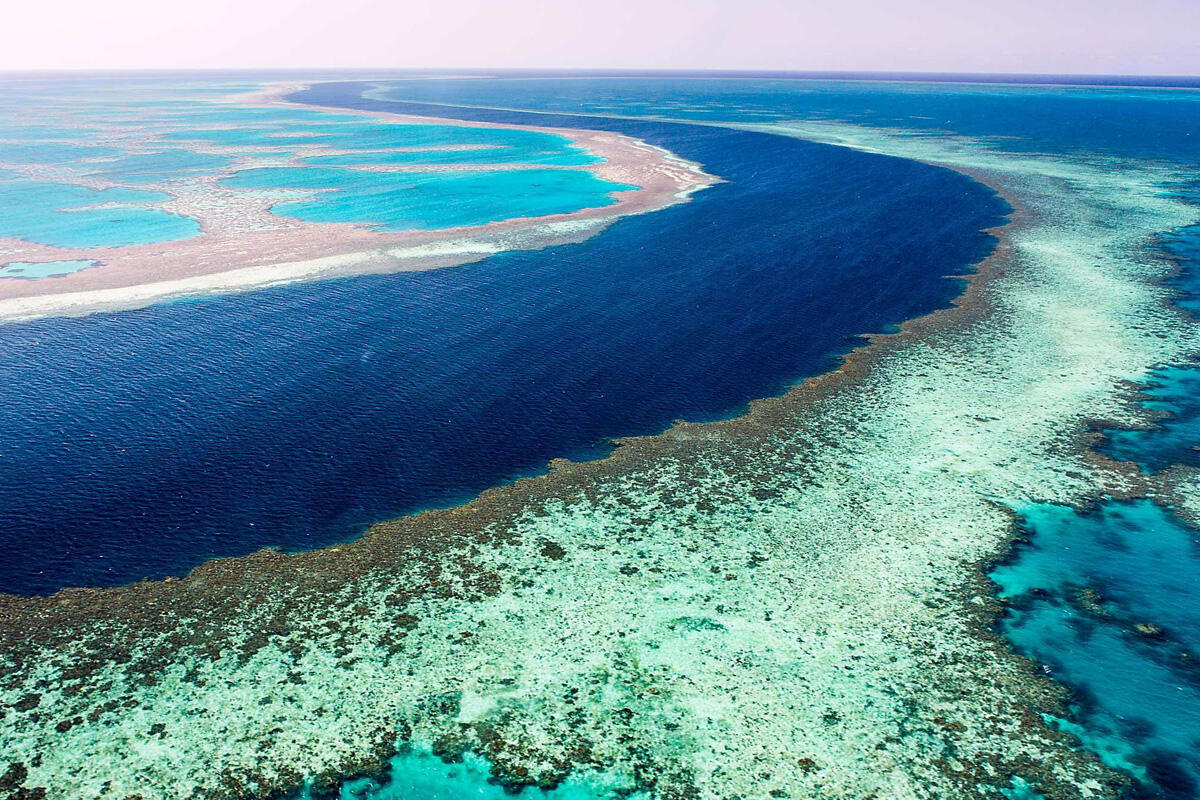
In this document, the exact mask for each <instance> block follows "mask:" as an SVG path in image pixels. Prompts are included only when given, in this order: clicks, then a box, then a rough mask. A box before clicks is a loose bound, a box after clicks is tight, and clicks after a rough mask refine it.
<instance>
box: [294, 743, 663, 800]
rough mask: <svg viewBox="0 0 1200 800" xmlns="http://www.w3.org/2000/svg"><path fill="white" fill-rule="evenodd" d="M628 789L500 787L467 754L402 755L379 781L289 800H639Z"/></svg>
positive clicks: (606, 783) (573, 783)
mask: <svg viewBox="0 0 1200 800" xmlns="http://www.w3.org/2000/svg"><path fill="white" fill-rule="evenodd" d="M630 788H631V787H630V783H629V782H628V781H627V780H622V779H621V778H618V777H616V776H606V775H598V774H591V775H572V776H571V777H569V778H568V779H567V780H565V781H563V782H562V783H561V784H559V785H558V786H556V787H554V788H553V789H548V790H547V789H540V788H538V787H536V786H528V787H525V788H523V789H522V788H513V787H504V786H501V785H500V784H499V783H497V782H496V781H495V780H494V779H492V777H491V774H490V771H489V765H488V762H487V761H486V760H485V759H483V758H480V757H479V756H476V755H473V754H471V753H468V754H466V756H465V757H464V758H463V760H462V761H461V762H458V763H446V762H444V761H442V760H441V759H440V758H438V757H436V756H434V755H432V754H430V753H427V752H405V753H402V754H400V755H397V756H395V757H393V758H392V759H391V761H390V762H389V763H388V769H387V771H386V773H385V774H384V775H380V776H376V777H373V778H366V777H364V778H359V779H357V780H352V781H347V782H345V783H343V784H341V785H340V786H339V787H338V790H337V793H336V794H333V795H329V794H324V793H320V792H316V791H314V790H313V788H312V787H311V786H310V787H306V788H305V789H304V790H303V791H301V792H300V793H299V794H298V795H296V796H295V797H294V798H293V800H318V798H320V800H326V798H330V797H335V798H337V800H463V798H467V797H471V798H477V800H618V798H620V799H621V800H641V798H643V797H644V795H643V794H642V793H633V794H631V793H630Z"/></svg>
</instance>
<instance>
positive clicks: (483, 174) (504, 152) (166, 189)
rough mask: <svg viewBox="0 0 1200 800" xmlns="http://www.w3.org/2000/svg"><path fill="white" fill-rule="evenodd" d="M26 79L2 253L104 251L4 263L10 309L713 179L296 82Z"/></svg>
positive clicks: (152, 287) (412, 253)
mask: <svg viewBox="0 0 1200 800" xmlns="http://www.w3.org/2000/svg"><path fill="white" fill-rule="evenodd" d="M16 86H17V90H16V91H15V95H16V96H15V98H14V99H13V100H10V101H8V103H6V104H0V164H2V165H3V167H4V169H3V170H0V211H2V212H3V213H0V267H3V266H4V265H5V264H8V263H17V264H24V263H33V264H38V263H54V262H74V261H91V260H95V261H98V262H100V264H101V265H102V266H101V268H98V269H92V270H87V271H73V272H58V273H55V274H54V277H55V280H52V281H45V280H37V279H26V280H0V320H9V321H12V320H25V319H31V318H36V317H42V316H69V315H81V314H88V313H93V312H96V311H112V310H119V309H130V308H139V307H143V306H147V305H150V304H153V303H157V302H162V301H165V300H171V299H175V298H180V297H197V296H204V295H212V294H224V293H231V292H237V291H245V290H249V289H256V288H262V287H266V286H273V285H278V284H281V283H289V282H294V281H300V280H317V279H327V278H334V277H344V276H347V275H362V274H373V273H388V272H398V271H406V270H426V269H435V268H439V267H446V266H454V265H459V264H464V263H469V262H472V261H478V260H480V259H483V258H485V257H487V256H489V255H492V254H495V253H498V252H503V251H506V250H522V249H540V248H543V247H547V246H550V245H554V244H562V243H567V242H578V241H581V240H583V239H586V238H588V237H590V236H593V235H595V234H596V233H597V232H599V231H601V230H603V229H604V228H605V227H606V226H608V225H609V224H611V223H612V222H613V221H614V220H616V219H618V218H620V217H622V216H627V215H630V214H638V213H644V212H648V211H654V210H659V209H662V208H665V207H667V206H670V205H673V204H675V203H679V202H684V201H685V200H686V199H687V197H688V195H689V194H691V193H693V192H695V191H698V190H700V189H703V188H705V187H706V186H709V185H712V183H714V182H715V180H716V179H715V178H713V177H712V176H710V175H707V174H705V173H704V172H703V171H702V170H700V169H699V167H698V166H697V165H695V164H690V163H686V162H684V161H683V160H681V159H678V158H675V157H673V156H672V155H671V154H670V153H666V152H664V151H662V150H661V149H659V148H654V147H650V146H648V145H646V144H645V143H644V142H638V141H636V140H634V139H632V138H630V137H626V136H621V135H619V134H614V133H608V132H603V131H569V132H564V131H557V130H551V129H548V128H539V127H536V126H500V125H488V124H475V123H470V122H461V121H458V120H438V119H431V118H422V117H413V116H407V117H400V116H397V115H390V114H386V113H378V112H349V113H337V114H333V113H329V111H328V110H326V109H313V108H307V107H303V106H301V105H298V104H291V103H287V102H285V101H283V100H282V99H281V96H282V95H283V94H286V93H287V92H290V91H293V90H295V89H296V88H297V87H296V86H294V85H291V84H284V85H278V86H275V85H272V86H268V87H266V88H264V89H262V90H259V91H255V92H251V93H243V94H239V95H225V96H219V95H218V96H206V95H204V94H203V93H201V95H200V96H199V97H192V96H190V95H188V93H187V92H186V91H179V90H176V94H172V93H170V92H169V91H168V90H167V89H165V88H161V89H159V91H160V92H165V93H166V94H165V96H166V98H167V99H166V100H164V99H163V98H162V97H160V96H158V95H156V94H153V93H151V94H150V95H149V99H148V98H146V97H141V96H140V95H138V94H137V93H136V92H134V93H132V95H131V97H130V98H128V99H124V100H122V99H121V96H120V95H118V96H117V97H116V98H109V99H107V100H96V99H95V98H94V97H93V96H92V95H89V94H87V93H86V92H84V94H83V96H82V98H81V99H80V101H79V103H78V104H77V105H78V106H79V107H78V108H76V107H72V106H71V105H70V104H65V107H62V106H61V105H60V104H55V103H52V102H50V101H48V100H46V99H45V98H42V97H38V96H37V95H36V94H34V95H32V96H30V97H24V96H23V95H22V93H21V91H22V90H21V87H20V84H19V82H18V84H16ZM68 88H72V85H68ZM73 88H75V89H76V90H78V87H73ZM85 88H86V85H85ZM64 91H65V90H64ZM192 91H193V92H194V91H195V90H194V89H193V90H192ZM213 91H214V90H213V89H211V88H210V89H209V93H210V94H212V92H213ZM22 99H23V100H24V101H25V103H26V105H24V106H22V105H21V102H20V101H21V100H22ZM30 116H32V117H34V118H35V119H38V120H40V121H41V122H43V123H45V125H42V126H40V127H33V128H31V127H29V125H28V124H27V122H26V121H25V120H26V119H27V118H28V117H30ZM50 123H53V124H55V125H60V126H62V128H61V129H58V128H48V127H46V125H49V124H50ZM32 275H34V272H31V271H29V270H25V271H24V272H23V273H21V275H20V276H19V277H25V278H31V276H32ZM4 277H9V276H8V275H6V274H4V273H0V278H4Z"/></svg>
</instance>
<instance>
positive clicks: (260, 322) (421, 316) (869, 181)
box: [0, 84, 1007, 593]
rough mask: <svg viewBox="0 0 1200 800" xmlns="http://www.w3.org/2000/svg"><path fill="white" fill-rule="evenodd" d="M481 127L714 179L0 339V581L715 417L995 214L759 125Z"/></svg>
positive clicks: (845, 332)
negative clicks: (632, 152)
mask: <svg viewBox="0 0 1200 800" xmlns="http://www.w3.org/2000/svg"><path fill="white" fill-rule="evenodd" d="M360 88H361V87H360V86H354V85H347V84H327V85H323V86H322V87H320V88H319V89H314V90H312V92H310V95H312V93H313V92H316V93H317V96H310V97H308V98H307V99H308V100H310V101H320V102H326V103H330V104H337V103H343V104H346V105H360V106H361V105H369V104H370V103H371V102H373V101H366V100H359V98H358V91H359V89H360ZM443 111H444V110H443ZM479 113H480V114H484V113H488V114H490V115H491V116H490V118H493V119H500V120H502V121H511V122H523V121H534V122H536V123H537V124H543V125H544V124H557V125H563V126H568V125H579V124H583V123H586V125H587V126H589V127H605V128H610V129H614V130H620V131H622V132H626V133H630V134H632V135H634V136H638V137H640V138H643V139H646V140H647V141H650V142H652V143H654V144H657V145H661V146H663V147H666V148H668V149H670V150H672V151H674V152H676V153H678V154H680V155H682V156H683V157H685V158H689V159H693V160H695V161H698V162H701V163H703V164H704V165H705V166H706V168H707V169H708V170H709V171H711V172H713V173H715V174H717V175H719V176H721V177H722V178H724V179H725V180H726V183H722V184H720V185H718V186H716V187H714V188H713V189H710V190H708V191H705V192H702V193H700V194H699V195H697V196H696V197H695V198H694V199H693V201H692V202H690V203H687V204H684V205H680V206H676V207H673V208H670V209H667V210H665V211H661V212H658V213H654V214H648V215H642V216H638V217H632V218H628V219H625V220H623V221H621V222H618V223H617V224H615V225H614V226H613V227H612V228H610V229H609V230H607V231H605V232H604V233H602V234H601V235H599V236H597V237H595V238H593V239H591V240H589V241H587V242H584V243H582V244H577V245H569V246H564V247H556V248H551V249H548V250H544V251H541V252H528V253H508V254H503V255H499V256H495V257H492V258H489V259H487V260H486V261H483V262H480V263H477V264H473V265H468V266H464V267H460V268H454V269H445V270H438V271H431V272H424V273H407V274H397V275H388V276H370V277H359V278H353V279H346V280H339V281H333V282H321V283H310V284H299V285H292V286H287V287H282V288H278V289H272V290H267V291H260V292H255V293H250V294H244V295H238V296H232V297H222V298H214V299H206V300H203V301H191V302H181V303H174V304H168V305H161V306H156V307H153V308H149V309H145V310H140V311H131V312H123V313H116V314H103V315H94V316H90V317H85V318H79V319H48V320H42V321H37V322H33V323H27V324H21V325H9V326H4V327H0V475H2V477H3V480H0V546H2V547H3V549H4V553H5V558H3V559H0V590H4V591H9V592H19V593H44V592H50V591H53V590H55V589H58V588H60V587H63V586H70V585H112V584H120V583H125V582H129V581H132V580H136V579H139V578H142V577H161V576H165V575H180V574H183V573H185V572H186V571H187V570H189V569H190V568H192V567H193V566H195V565H196V564H198V563H201V562H202V561H204V560H207V559H210V558H213V557H215V556H227V555H236V554H244V553H247V552H251V551H253V550H255V549H258V548H261V547H264V546H277V547H282V548H285V549H302V548H312V547H317V546H321V545H326V544H330V543H333V542H336V541H339V540H345V539H348V538H352V537H354V536H356V535H358V534H359V533H360V532H361V531H362V529H363V528H364V526H366V525H367V524H369V523H371V522H374V521H377V520H381V519H386V518H390V517H393V516H396V515H399V514H402V513H405V512H409V511H413V510H417V509H420V508H425V507H434V506H445V505H451V504H456V503H459V502H461V501H463V500H465V499H467V498H468V497H470V496H472V495H474V494H476V493H478V492H479V491H481V490H482V489H484V488H486V487H488V486H491V485H495V484H497V483H500V482H503V481H506V480H510V479H513V478H514V477H517V476H520V475H522V474H528V473H531V472H536V471H538V470H540V469H542V468H543V467H544V465H545V463H546V461H547V460H548V459H550V458H552V457H556V456H567V457H574V458H581V457H589V456H596V455H599V454H601V453H603V452H604V450H605V444H604V442H605V439H606V437H612V436H621V435H630V434H642V433H651V432H656V431H659V430H662V429H663V428H665V427H667V426H668V425H669V424H670V423H671V422H672V421H673V420H675V419H677V418H686V419H692V420H697V419H707V418H714V417H720V416H723V415H728V414H731V413H736V412H737V411H738V410H739V409H740V408H741V407H742V406H743V404H744V403H745V402H746V401H747V400H748V399H751V398H755V397H760V396H764V395H769V394H772V393H777V392H779V391H781V390H783V389H784V388H785V387H786V386H788V385H789V384H791V383H793V382H795V381H796V380H798V379H801V378H803V377H804V376H807V375H811V374H814V373H819V372H821V371H824V370H826V369H828V368H830V367H831V366H832V365H833V364H834V363H835V360H836V358H837V357H838V356H839V354H842V353H844V352H845V351H846V350H847V349H849V348H851V347H852V346H854V344H855V342H856V339H855V337H856V336H857V335H859V334H862V333H865V332H870V331H882V330H886V329H888V328H889V327H890V326H891V325H893V324H894V323H897V322H899V321H901V320H903V319H905V318H908V317H912V316H916V315H919V314H923V313H925V312H928V311H930V310H932V309H934V308H937V307H940V306H944V305H946V304H947V303H948V302H949V301H950V300H951V298H952V297H953V296H954V295H956V294H957V293H958V292H959V291H960V290H961V281H959V280H952V279H947V278H946V277H944V276H946V275H950V274H961V273H963V272H965V271H968V268H969V266H968V265H970V264H972V263H974V262H977V261H978V260H979V259H981V258H982V257H983V256H984V255H986V254H987V253H988V252H989V251H990V249H991V247H992V246H993V239H992V238H991V237H990V236H988V235H986V234H984V233H982V232H981V230H982V229H984V228H987V227H990V226H993V225H996V224H998V223H1000V222H1001V221H1002V218H1003V215H1004V214H1005V213H1006V211H1007V206H1006V204H1004V203H1003V201H1001V200H1000V199H999V198H997V197H996V196H995V195H994V194H993V193H992V192H991V191H990V190H989V189H987V188H986V187H984V186H982V185H980V184H978V183H975V182H973V181H971V180H969V179H967V178H965V177H963V176H961V175H959V174H956V173H954V172H951V171H949V170H945V169H938V168H934V167H930V166H926V165H923V164H918V163H914V162H910V161H903V160H900V159H894V158H888V157H883V156H877V155H869V154H863V153H857V152H852V151H849V150H844V149H839V148H834V147H828V146H823V145H817V144H811V143H807V142H802V141H798V140H793V139H787V138H783V137H777V136H770V135H764V134H755V133H747V132H738V131H732V130H723V129H718V128H710V127H697V126H692V125H680V124H668V123H660V122H637V121H617V120H597V119H587V120H581V119H578V118H570V117H566V118H562V119H555V118H551V119H547V118H546V117H544V116H537V117H534V118H530V119H527V118H526V116H527V115H522V114H519V113H506V112H479Z"/></svg>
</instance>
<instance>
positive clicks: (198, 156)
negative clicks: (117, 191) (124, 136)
mask: <svg viewBox="0 0 1200 800" xmlns="http://www.w3.org/2000/svg"><path fill="white" fill-rule="evenodd" d="M233 162H234V159H233V158H232V157H230V156H226V155H218V154H216V153H194V152H192V151H190V150H184V149H174V150H161V151H159V152H156V153H135V154H133V155H128V156H124V157H122V158H119V159H117V160H116V161H112V162H108V163H105V164H104V165H102V167H101V168H100V169H98V170H97V171H96V174H97V175H103V176H105V177H109V178H112V179H113V180H117V181H126V182H127V181H129V180H131V179H138V178H141V177H144V176H146V175H150V176H153V177H158V176H162V177H171V176H174V175H180V174H195V173H196V172H197V171H198V170H212V169H215V168H218V167H227V166H229V165H230V164H232V163H233Z"/></svg>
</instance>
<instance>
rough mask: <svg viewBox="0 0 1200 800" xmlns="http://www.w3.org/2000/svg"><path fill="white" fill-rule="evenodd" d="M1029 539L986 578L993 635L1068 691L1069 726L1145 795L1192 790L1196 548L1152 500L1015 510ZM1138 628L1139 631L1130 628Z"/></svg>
mask: <svg viewBox="0 0 1200 800" xmlns="http://www.w3.org/2000/svg"><path fill="white" fill-rule="evenodd" d="M1019 511H1020V514H1021V517H1022V519H1023V523H1024V525H1025V527H1026V528H1027V530H1028V532H1029V534H1030V536H1029V543H1028V544H1024V545H1022V546H1020V547H1019V548H1018V550H1017V552H1016V557H1015V559H1014V560H1012V561H1010V562H1009V563H1006V564H1003V565H1001V566H999V567H997V568H996V569H995V570H994V571H993V572H992V578H993V579H994V580H995V581H996V582H997V583H998V584H999V586H1000V595H1001V597H1003V598H1006V599H1007V600H1008V601H1009V607H1010V613H1009V614H1008V615H1007V616H1006V617H1005V618H1004V619H1003V620H1002V629H1003V631H1004V633H1005V635H1007V636H1008V637H1009V638H1010V639H1011V640H1012V641H1013V643H1014V644H1015V645H1016V646H1017V647H1018V649H1020V650H1021V651H1023V652H1025V653H1027V654H1029V655H1031V656H1033V657H1034V658H1036V659H1038V660H1039V661H1041V662H1043V663H1044V664H1046V665H1047V666H1048V668H1049V670H1050V672H1051V674H1052V675H1053V676H1054V677H1055V678H1056V679H1058V680H1061V681H1063V682H1065V683H1066V684H1067V685H1068V686H1071V687H1072V688H1073V689H1074V690H1075V691H1074V695H1073V698H1074V711H1075V712H1076V715H1077V717H1078V718H1079V719H1080V720H1081V721H1082V722H1083V727H1082V728H1073V729H1072V730H1074V731H1075V732H1077V733H1079V734H1081V735H1082V736H1083V737H1084V738H1085V741H1086V742H1087V743H1088V745H1089V746H1091V747H1092V748H1094V749H1095V750H1097V752H1099V753H1101V755H1102V756H1104V757H1105V758H1106V760H1108V761H1109V762H1110V763H1111V764H1113V765H1115V766H1119V767H1123V768H1125V769H1127V770H1129V771H1131V772H1133V773H1134V774H1135V775H1138V776H1139V777H1142V778H1143V779H1144V780H1145V781H1146V782H1147V785H1146V786H1145V787H1143V788H1142V789H1141V790H1139V794H1142V795H1144V796H1147V797H1170V798H1185V797H1194V796H1195V795H1196V792H1197V788H1198V787H1200V604H1197V603H1196V602H1195V598H1196V597H1197V596H1200V541H1198V540H1197V534H1196V531H1194V530H1193V529H1191V528H1189V527H1187V526H1186V525H1184V524H1183V523H1181V522H1180V521H1179V520H1178V519H1176V518H1175V517H1173V516H1172V515H1171V514H1170V513H1169V512H1168V511H1166V510H1164V509H1163V508H1161V507H1160V506H1158V505H1156V504H1154V503H1152V502H1150V501H1145V500H1143V501H1137V502H1132V503H1122V502H1113V501H1110V502H1105V503H1102V504H1101V505H1100V506H1099V508H1097V509H1096V510H1095V511H1093V512H1091V513H1087V514H1079V513H1077V512H1075V511H1073V510H1072V509H1070V508H1064V507H1061V506H1053V505H1038V506H1031V507H1029V508H1023V509H1019ZM1139 626H1140V627H1139Z"/></svg>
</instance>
